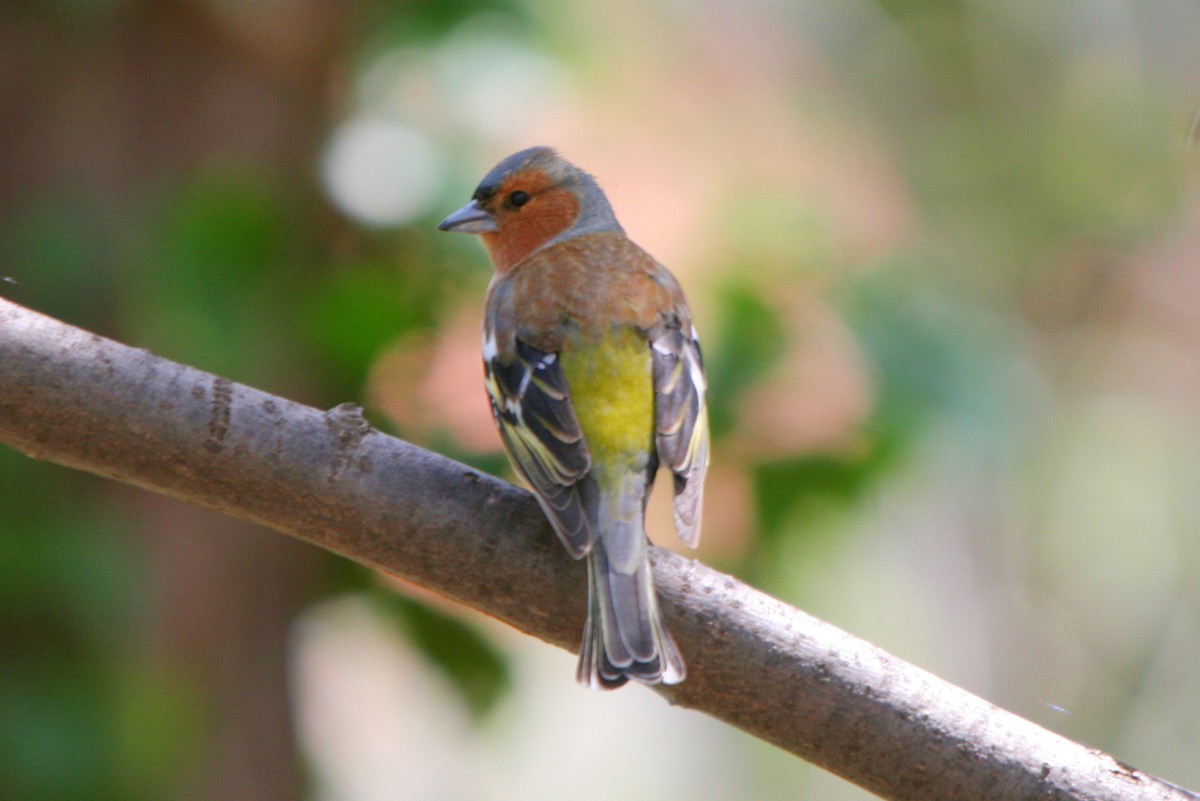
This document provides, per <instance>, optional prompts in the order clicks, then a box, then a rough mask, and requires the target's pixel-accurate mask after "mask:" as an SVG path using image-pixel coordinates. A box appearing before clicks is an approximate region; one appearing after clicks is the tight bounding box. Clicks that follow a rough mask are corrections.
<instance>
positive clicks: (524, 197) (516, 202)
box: [508, 189, 529, 209]
mask: <svg viewBox="0 0 1200 801" xmlns="http://www.w3.org/2000/svg"><path fill="white" fill-rule="evenodd" d="M528 202H529V194H528V193H527V192H522V191H521V190H520V189H518V190H517V191H516V192H513V193H512V194H510V195H509V196H508V205H510V206H512V207H513V208H514V209H519V208H521V207H522V206H524V205H525V204H526V203H528Z"/></svg>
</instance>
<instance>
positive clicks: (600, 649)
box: [438, 147, 708, 688]
mask: <svg viewBox="0 0 1200 801" xmlns="http://www.w3.org/2000/svg"><path fill="white" fill-rule="evenodd" d="M438 227H439V228H440V229H441V230H443V231H460V232H463V233H470V234H479V235H480V237H481V238H482V239H483V244H484V246H485V247H486V248H487V251H488V254H489V255H490V256H491V260H492V264H493V266H494V267H495V274H494V275H493V277H492V281H491V284H490V286H489V287H488V293H487V304H486V311H485V316H484V323H483V362H484V376H485V379H486V385H487V391H488V395H489V397H490V398H491V405H492V415H493V417H494V418H495V421H496V426H497V427H498V428H499V430H500V437H501V439H502V440H503V443H504V447H505V450H506V451H507V453H508V455H509V458H510V460H511V461H512V463H513V465H514V466H515V468H516V470H517V472H518V473H519V474H520V475H521V476H523V477H524V478H525V480H526V481H528V483H529V484H530V485H531V486H532V487H533V489H534V492H535V494H536V495H537V499H538V501H539V503H540V504H541V507H542V509H543V510H544V511H545V513H546V517H548V518H549V520H550V523H551V524H552V525H553V527H554V530H555V532H557V534H558V537H559V539H561V540H562V543H563V545H564V546H565V547H566V549H567V551H568V552H569V553H570V554H571V556H573V557H574V558H576V559H579V558H582V557H585V556H586V557H587V567H588V617H587V624H586V626H585V627H584V631H583V642H582V645H581V646H580V653H579V669H578V673H577V676H578V679H579V681H580V683H582V684H584V685H586V686H589V687H592V688H613V687H619V686H621V685H623V684H624V683H625V682H626V681H627V680H629V679H631V678H632V679H636V680H638V681H641V682H644V683H647V684H656V683H658V682H660V681H661V682H664V683H667V684H675V683H678V682H680V681H683V679H684V676H685V673H686V670H685V667H684V661H683V657H682V656H681V655H680V653H679V648H678V647H677V646H676V645H675V642H674V640H673V639H672V638H671V635H670V633H669V632H668V631H667V629H666V627H665V625H664V624H663V621H662V615H661V613H660V611H659V606H658V597H657V593H656V590H655V587H654V577H653V574H652V572H651V568H650V564H649V562H648V560H647V542H648V540H647V538H646V533H645V528H644V522H643V518H644V515H645V508H646V500H647V498H648V496H649V492H650V489H651V487H652V485H653V483H654V476H655V473H656V472H657V470H658V466H659V463H660V462H661V463H662V464H663V465H664V466H665V467H667V468H668V469H670V471H671V473H672V474H673V478H674V490H675V497H674V521H675V530H676V532H677V533H678V534H679V536H680V538H681V539H683V541H684V542H686V543H687V544H689V545H691V546H693V547H694V546H695V545H696V543H697V541H698V540H699V537H700V509H701V499H702V495H703V489H704V474H705V470H706V469H707V467H708V414H707V411H706V406H705V398H704V396H705V379H704V369H703V364H702V361H701V356H700V344H699V342H698V341H697V338H696V330H695V328H694V327H693V326H692V320H691V314H690V312H689V311H688V306H687V301H686V300H685V299H684V296H683V291H682V290H681V289H680V287H679V283H678V282H677V281H676V280H675V278H674V276H672V275H671V273H670V272H668V271H667V269H666V268H665V267H663V266H662V265H661V264H659V263H658V262H656V261H655V260H654V259H653V258H652V257H651V256H650V255H649V254H648V253H646V252H645V251H644V250H642V249H641V248H640V247H638V246H637V245H635V244H634V243H633V242H632V241H630V240H629V238H628V237H626V236H625V232H624V230H622V228H621V226H620V225H619V224H618V223H617V219H616V216H615V215H614V214H613V210H612V207H611V206H610V205H609V203H608V199H607V198H606V197H605V196H604V192H603V191H601V189H600V186H599V185H598V184H597V183H596V180H595V179H594V178H593V177H592V176H591V175H589V174H587V173H586V172H584V171H583V170H581V169H579V168H578V167H576V166H574V165H573V164H571V163H569V162H567V161H566V160H565V159H563V158H562V157H561V156H559V155H558V154H557V153H556V152H555V151H554V150H551V149H550V148H546V147H533V148H529V149H527V150H522V151H521V152H519V153H514V154H513V155H511V156H509V157H508V158H506V159H504V160H503V161H501V162H500V163H499V164H497V165H496V166H495V167H494V168H493V169H492V170H491V172H489V173H488V174H487V175H486V176H484V178H483V180H482V181H481V182H480V183H479V186H478V187H477V188H476V189H475V194H474V195H473V196H472V199H471V202H470V203H468V204H467V205H465V206H463V207H462V208H461V209H459V210H458V211H456V212H454V213H453V214H451V215H450V216H449V217H447V218H446V219H445V220H443V221H442V222H441V224H440V225H439V226H438Z"/></svg>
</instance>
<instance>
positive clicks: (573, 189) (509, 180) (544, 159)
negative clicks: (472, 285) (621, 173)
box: [438, 147, 621, 273]
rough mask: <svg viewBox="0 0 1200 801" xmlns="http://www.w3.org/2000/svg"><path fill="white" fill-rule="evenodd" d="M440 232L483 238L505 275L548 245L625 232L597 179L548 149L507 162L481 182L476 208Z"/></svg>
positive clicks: (537, 149) (515, 156)
mask: <svg viewBox="0 0 1200 801" xmlns="http://www.w3.org/2000/svg"><path fill="white" fill-rule="evenodd" d="M438 228H439V229H441V230H443V231H458V232H460V233H464V234H479V235H480V237H481V238H482V239H483V244H484V246H485V247H487V250H488V254H489V255H490V256H491V257H492V264H493V265H494V266H495V268H496V271H497V272H501V273H503V272H506V271H507V270H509V269H511V268H512V267H513V266H514V265H515V264H517V263H518V262H520V261H522V260H523V259H525V258H526V257H527V256H529V255H530V254H532V253H534V252H535V251H537V250H540V249H542V248H544V247H546V246H547V245H550V244H553V243H556V242H561V241H563V240H565V239H571V238H573V237H576V236H583V235H584V234H593V233H599V232H601V231H617V232H620V231H621V226H620V225H618V224H617V219H616V217H615V216H614V215H613V211H612V207H611V206H610V205H609V204H608V199H607V198H606V197H605V196H604V192H603V191H601V189H600V186H599V184H597V183H596V179H595V178H593V177H592V176H590V175H588V174H587V173H586V172H584V171H583V170H581V169H579V168H578V167H576V166H575V165H574V164H572V163H570V162H569V161H567V160H566V159H564V158H563V157H562V156H560V155H558V153H557V152H555V151H554V150H552V149H551V148H548V147H531V148H528V149H527V150H522V151H520V152H519V153H514V154H513V155H511V156H509V157H508V158H506V159H504V160H503V161H501V162H500V163H499V164H497V165H496V166H495V167H493V168H492V169H491V171H490V172H489V173H488V174H487V175H485V176H484V177H483V180H482V181H480V182H479V186H478V187H476V188H475V194H474V195H472V197H471V202H470V203H468V204H467V205H465V206H463V207H462V208H461V209H459V210H458V211H456V212H454V213H453V214H451V215H450V216H449V217H447V218H446V219H444V220H442V221H441V223H439V224H438Z"/></svg>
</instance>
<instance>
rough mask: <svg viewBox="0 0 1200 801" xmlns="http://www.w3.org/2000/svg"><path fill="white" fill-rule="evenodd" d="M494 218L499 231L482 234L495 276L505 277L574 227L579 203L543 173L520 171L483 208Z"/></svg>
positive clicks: (501, 185)
mask: <svg viewBox="0 0 1200 801" xmlns="http://www.w3.org/2000/svg"><path fill="white" fill-rule="evenodd" d="M480 205H481V206H483V208H485V209H487V210H488V211H489V212H490V213H491V215H492V216H493V218H494V220H495V222H496V226H497V230H496V231H491V232H487V233H483V234H481V237H482V238H483V244H484V246H485V247H486V248H487V250H488V255H490V256H491V257H492V264H493V265H494V266H495V268H496V272H498V273H505V272H507V271H508V270H510V269H512V267H513V266H514V265H515V264H517V263H519V262H520V261H521V260H522V259H524V258H525V257H526V256H528V255H529V254H530V253H532V252H533V251H534V250H536V249H537V248H538V247H540V246H541V245H544V244H545V243H546V242H549V241H550V240H551V239H553V238H554V237H555V236H557V235H559V234H561V233H562V232H563V231H565V230H567V229H568V228H570V227H571V224H572V223H573V222H575V219H576V217H578V216H579V199H578V198H577V197H576V196H575V193H574V192H572V191H571V190H569V189H563V188H561V187H558V186H556V185H555V183H554V181H553V180H552V179H551V178H550V176H549V175H547V174H546V173H545V172H544V171H543V170H540V169H536V168H531V169H526V170H521V171H520V172H517V173H514V174H512V175H510V176H508V177H506V178H505V179H504V181H503V182H502V183H501V184H500V187H499V189H497V191H496V192H495V194H494V195H492V196H491V197H489V198H487V199H485V200H483V201H482V202H481V204H480Z"/></svg>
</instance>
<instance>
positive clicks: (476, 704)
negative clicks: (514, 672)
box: [372, 590, 511, 718]
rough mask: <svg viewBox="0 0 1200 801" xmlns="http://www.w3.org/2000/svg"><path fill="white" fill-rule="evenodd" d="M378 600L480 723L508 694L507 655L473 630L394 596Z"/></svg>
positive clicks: (377, 595)
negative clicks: (506, 693) (505, 694)
mask: <svg viewBox="0 0 1200 801" xmlns="http://www.w3.org/2000/svg"><path fill="white" fill-rule="evenodd" d="M372 597H373V598H374V599H375V600H376V602H377V603H378V604H379V605H380V607H381V608H382V609H383V610H384V611H385V612H387V613H388V614H389V617H391V619H393V620H395V621H396V622H397V624H398V625H399V626H400V628H401V629H402V630H403V631H404V633H405V634H406V635H407V637H408V639H409V640H410V641H411V642H412V643H413V644H414V645H415V646H416V647H417V648H419V649H420V650H421V652H422V653H423V654H425V656H426V658H428V659H429V661H430V662H432V663H433V664H434V665H435V666H436V667H437V668H438V669H439V670H441V671H442V673H443V674H444V675H445V676H446V678H448V679H449V680H450V681H451V683H452V684H453V685H454V687H455V688H456V689H457V690H458V692H459V694H460V695H461V696H462V699H463V701H464V703H465V704H466V706H467V708H468V709H470V710H471V712H472V713H474V715H475V717H476V718H481V717H483V716H485V715H486V714H487V713H488V712H489V711H490V710H491V709H492V708H493V707H494V706H495V705H496V702H497V701H499V700H500V698H501V697H502V696H503V695H504V692H505V691H506V690H507V689H508V687H509V685H510V683H511V679H510V677H509V670H508V663H507V660H506V659H505V658H504V655H503V654H502V653H501V652H500V651H499V650H497V649H496V648H493V647H492V645H491V643H489V642H488V640H487V639H486V638H485V637H483V636H482V635H481V634H479V632H477V631H476V630H475V629H473V628H472V627H471V626H469V625H467V624H466V623H463V622H462V621H461V620H459V619H457V618H454V617H451V616H449V615H446V614H443V613H441V612H439V611H437V610H436V609H433V608H432V607H429V606H426V605H424V604H421V603H418V602H416V601H412V600H410V599H408V598H405V597H403V596H401V595H397V594H396V593H393V592H387V591H383V590H380V591H377V592H374V593H372Z"/></svg>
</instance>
